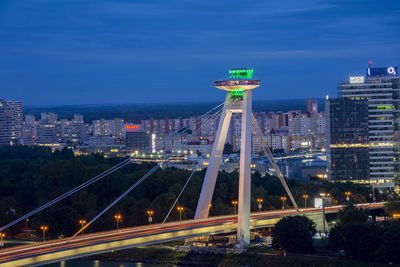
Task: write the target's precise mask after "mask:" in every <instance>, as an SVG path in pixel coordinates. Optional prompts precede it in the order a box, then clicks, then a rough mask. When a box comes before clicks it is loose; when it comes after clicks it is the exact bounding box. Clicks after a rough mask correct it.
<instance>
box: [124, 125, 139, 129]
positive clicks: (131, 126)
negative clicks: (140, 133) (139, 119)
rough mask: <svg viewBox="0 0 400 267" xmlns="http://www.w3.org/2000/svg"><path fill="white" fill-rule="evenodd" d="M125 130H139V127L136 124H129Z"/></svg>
mask: <svg viewBox="0 0 400 267" xmlns="http://www.w3.org/2000/svg"><path fill="white" fill-rule="evenodd" d="M125 129H126V130H139V125H135V124H133V125H129V124H127V125H126V126H125Z"/></svg>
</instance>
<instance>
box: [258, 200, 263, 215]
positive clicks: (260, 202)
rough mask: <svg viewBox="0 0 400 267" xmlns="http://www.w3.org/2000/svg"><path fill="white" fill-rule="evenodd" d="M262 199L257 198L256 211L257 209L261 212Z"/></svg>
mask: <svg viewBox="0 0 400 267" xmlns="http://www.w3.org/2000/svg"><path fill="white" fill-rule="evenodd" d="M263 201H264V199H262V198H261V197H259V198H257V202H258V211H259V212H260V213H261V209H262V203H263Z"/></svg>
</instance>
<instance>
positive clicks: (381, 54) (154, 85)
mask: <svg viewBox="0 0 400 267" xmlns="http://www.w3.org/2000/svg"><path fill="white" fill-rule="evenodd" d="M399 48H400V1H398V0H393V1H386V0H374V1H347V0H346V1H323V0H322V1H321V0H318V1H314V0H295V1H294V0H293V1H283V0H279V1H270V0H260V1H243V0H242V1H223V0H197V1H195V0H180V1H178V0H176V1H169V0H160V1H150V0H146V1H128V0H126V1H123V0H118V1H117V0H27V1H25V0H14V1H7V0H0V98H4V99H7V100H22V101H24V104H27V105H53V104H57V105H58V104H68V105H71V104H122V103H155V102H156V103H157V102H193V101H221V102H222V101H223V99H224V93H223V92H222V91H220V90H218V89H216V88H213V83H212V82H213V81H215V80H219V79H223V78H225V77H227V76H228V70H229V69H230V68H234V67H252V68H254V69H255V71H254V76H255V77H254V78H257V79H261V80H262V84H263V85H262V86H261V87H259V88H257V89H255V91H254V99H256V100H264V99H288V98H308V97H315V98H317V97H318V98H321V97H325V95H327V94H328V95H330V96H336V87H337V84H338V82H340V81H341V80H345V79H348V77H349V76H351V75H363V74H364V73H365V69H366V67H367V64H368V62H369V61H372V62H373V65H374V66H375V67H379V66H390V65H395V66H398V65H399V63H400V53H399Z"/></svg>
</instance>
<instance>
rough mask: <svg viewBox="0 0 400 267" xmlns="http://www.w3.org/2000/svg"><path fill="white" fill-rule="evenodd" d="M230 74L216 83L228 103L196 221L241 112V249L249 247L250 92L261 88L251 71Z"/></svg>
mask: <svg viewBox="0 0 400 267" xmlns="http://www.w3.org/2000/svg"><path fill="white" fill-rule="evenodd" d="M229 73H230V77H229V80H226V81H216V82H215V87H217V88H218V89H222V90H225V91H227V94H226V100H227V101H226V102H225V104H224V107H223V110H222V113H221V118H220V121H219V125H218V129H217V133H216V136H215V141H214V145H213V148H212V152H211V156H210V162H209V165H208V168H207V172H206V176H205V178H204V182H203V187H202V189H201V194H200V198H199V202H198V204H197V209H196V214H195V219H203V218H207V217H208V212H209V204H211V200H212V196H213V193H214V188H215V182H216V179H217V175H218V169H219V165H220V164H221V159H222V152H223V150H224V145H225V141H226V136H227V133H228V129H229V124H230V121H231V118H232V113H242V129H241V145H240V171H239V197H238V228H237V241H238V242H239V244H240V247H241V248H247V247H248V246H249V245H250V189H251V135H252V120H251V115H252V90H253V89H254V88H256V87H258V86H260V81H259V80H252V77H253V70H252V69H247V68H241V69H232V70H230V71H229Z"/></svg>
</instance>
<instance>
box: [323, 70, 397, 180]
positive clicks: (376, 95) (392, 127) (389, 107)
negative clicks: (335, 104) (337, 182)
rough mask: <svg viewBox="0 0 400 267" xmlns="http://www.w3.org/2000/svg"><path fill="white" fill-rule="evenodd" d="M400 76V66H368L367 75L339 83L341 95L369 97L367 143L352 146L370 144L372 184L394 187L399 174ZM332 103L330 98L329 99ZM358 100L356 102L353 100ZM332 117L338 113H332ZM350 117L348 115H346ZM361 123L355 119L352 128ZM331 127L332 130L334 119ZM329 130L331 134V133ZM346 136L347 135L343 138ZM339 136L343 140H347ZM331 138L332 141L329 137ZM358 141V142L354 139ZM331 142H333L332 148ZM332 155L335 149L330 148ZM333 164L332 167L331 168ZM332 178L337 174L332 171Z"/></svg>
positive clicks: (360, 98) (349, 97)
mask: <svg viewBox="0 0 400 267" xmlns="http://www.w3.org/2000/svg"><path fill="white" fill-rule="evenodd" d="M399 89H400V76H399V75H398V68H397V67H384V68H372V67H371V64H370V65H369V67H368V69H367V73H366V76H357V77H350V78H349V80H348V81H345V82H341V83H340V84H339V86H338V96H339V98H346V99H350V100H366V101H367V105H368V114H367V115H366V116H368V144H363V143H362V142H358V141H357V140H354V141H353V142H354V143H353V144H352V146H353V147H367V148H368V155H369V177H366V179H367V180H368V182H369V183H371V184H379V186H380V187H393V186H394V183H393V182H394V180H395V179H398V177H399V174H400V91H399ZM328 103H329V101H328ZM353 103H356V102H353ZM330 116H335V115H334V114H332V112H330ZM347 116H349V115H347ZM356 124H358V122H357V121H352V122H351V123H350V127H353V125H356ZM329 127H330V128H331V129H332V120H330V125H329ZM332 133H333V132H332V130H330V134H332ZM340 138H344V137H340ZM340 138H339V139H338V140H337V142H338V143H344V144H346V142H347V141H348V140H347V139H343V140H341V139H340ZM328 141H332V140H331V138H328ZM356 141H357V142H358V143H355V142H356ZM332 145H336V144H330V146H331V148H332ZM330 156H331V158H334V157H335V151H332V150H331V154H330ZM332 164H334V163H331V167H332ZM331 175H332V176H331V178H332V179H337V178H340V177H335V176H334V173H333V172H332V173H331Z"/></svg>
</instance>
